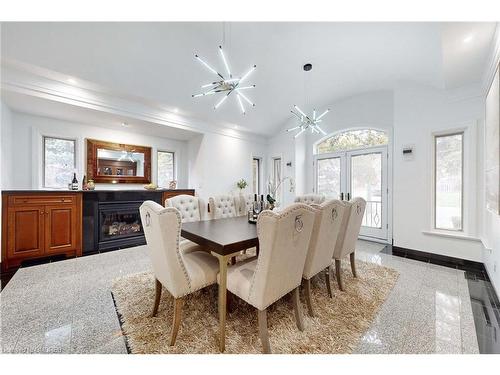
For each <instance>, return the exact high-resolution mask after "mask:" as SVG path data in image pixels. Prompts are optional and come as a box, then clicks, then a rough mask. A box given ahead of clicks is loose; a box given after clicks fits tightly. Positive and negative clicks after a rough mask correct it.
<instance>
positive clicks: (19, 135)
mask: <svg viewBox="0 0 500 375" xmlns="http://www.w3.org/2000/svg"><path fill="white" fill-rule="evenodd" d="M12 124H13V127H12V133H11V134H10V136H9V137H2V150H3V149H4V147H5V148H7V147H9V145H12V151H11V153H10V154H11V157H10V158H9V160H8V161H6V162H7V166H6V168H7V169H10V172H7V173H8V174H7V178H5V174H4V178H5V180H4V181H3V186H2V188H3V189H7V188H13V189H30V188H41V187H42V162H41V160H42V136H44V135H48V136H60V137H65V138H73V139H76V140H77V170H78V172H77V174H78V180H79V181H80V182H81V180H82V178H83V174H85V173H86V163H85V138H92V139H99V140H104V141H109V142H118V143H127V144H137V145H144V146H150V147H152V148H153V150H152V179H153V182H156V180H157V176H156V166H157V155H156V151H157V150H158V149H161V150H168V151H174V152H175V153H176V162H177V165H176V169H177V180H178V187H179V188H187V187H188V173H187V164H188V161H187V142H185V141H177V140H171V139H167V138H161V137H152V136H146V135H142V134H138V133H132V132H127V131H126V130H125V129H124V130H123V131H122V130H119V131H118V130H112V129H107V128H103V127H99V126H89V125H84V124H79V123H76V122H68V121H62V120H57V119H53V118H48V117H41V116H34V115H28V114H24V113H18V112H12ZM2 130H3V124H2ZM110 188H111V189H125V188H127V189H143V185H142V184H97V185H96V189H110Z"/></svg>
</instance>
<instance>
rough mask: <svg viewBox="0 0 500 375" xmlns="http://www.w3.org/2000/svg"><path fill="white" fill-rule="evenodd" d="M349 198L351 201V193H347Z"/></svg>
mask: <svg viewBox="0 0 500 375" xmlns="http://www.w3.org/2000/svg"><path fill="white" fill-rule="evenodd" d="M347 200H348V201H350V200H351V193H347Z"/></svg>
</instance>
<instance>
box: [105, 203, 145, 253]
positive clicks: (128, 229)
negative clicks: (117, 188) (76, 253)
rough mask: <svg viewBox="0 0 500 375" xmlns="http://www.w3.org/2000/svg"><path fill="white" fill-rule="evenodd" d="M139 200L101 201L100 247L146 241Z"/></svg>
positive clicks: (113, 246)
mask: <svg viewBox="0 0 500 375" xmlns="http://www.w3.org/2000/svg"><path fill="white" fill-rule="evenodd" d="M141 204H142V202H141V201H139V202H137V201H136V202H103V203H99V208H98V210H99V248H100V249H107V248H110V247H112V248H115V247H120V245H123V244H124V243H126V244H130V243H131V242H134V244H135V243H136V242H137V243H138V244H139V243H143V242H144V232H143V230H142V224H141V216H140V214H139V207H140V205H141Z"/></svg>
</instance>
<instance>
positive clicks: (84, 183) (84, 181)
mask: <svg viewBox="0 0 500 375" xmlns="http://www.w3.org/2000/svg"><path fill="white" fill-rule="evenodd" d="M88 189H89V188H88V187H87V176H85V175H83V180H82V190H88Z"/></svg>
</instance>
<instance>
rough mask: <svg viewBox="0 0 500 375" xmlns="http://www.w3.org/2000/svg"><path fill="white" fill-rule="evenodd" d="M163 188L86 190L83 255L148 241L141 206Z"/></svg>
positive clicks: (158, 196) (158, 199)
mask: <svg viewBox="0 0 500 375" xmlns="http://www.w3.org/2000/svg"><path fill="white" fill-rule="evenodd" d="M147 200H152V201H155V202H157V203H159V204H161V200H162V192H156V191H142V190H138V191H131V190H127V191H119V190H118V191H117V190H98V191H96V190H94V191H87V192H84V194H83V249H82V252H83V255H88V254H92V253H96V252H100V251H107V250H117V249H123V248H126V247H132V246H139V245H144V244H146V239H145V238H144V232H143V229H142V223H141V217H140V214H139V207H140V206H141V204H142V203H143V202H144V201H147Z"/></svg>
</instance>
